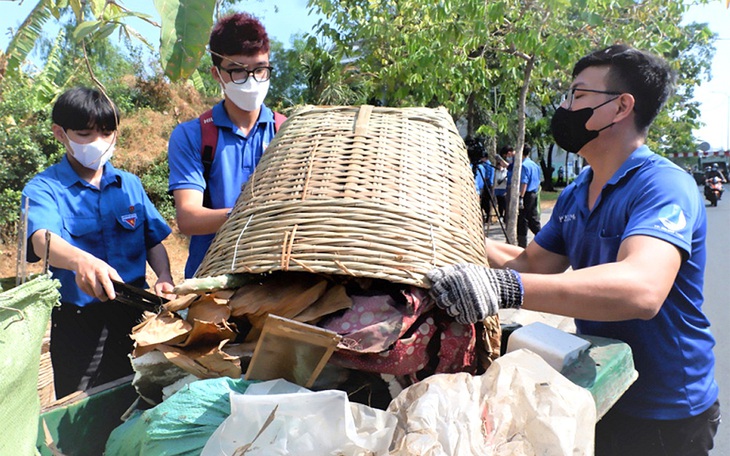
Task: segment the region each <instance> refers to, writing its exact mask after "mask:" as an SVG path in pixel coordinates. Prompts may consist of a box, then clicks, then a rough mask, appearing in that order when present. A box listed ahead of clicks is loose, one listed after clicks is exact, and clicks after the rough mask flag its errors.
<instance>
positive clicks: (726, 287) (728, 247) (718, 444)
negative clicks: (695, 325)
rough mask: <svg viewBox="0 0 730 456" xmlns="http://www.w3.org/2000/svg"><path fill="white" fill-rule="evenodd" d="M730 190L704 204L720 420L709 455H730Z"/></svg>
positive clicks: (707, 295)
mask: <svg viewBox="0 0 730 456" xmlns="http://www.w3.org/2000/svg"><path fill="white" fill-rule="evenodd" d="M729 235H730V193H726V198H724V199H723V201H720V202H719V203H718V205H717V207H707V246H708V249H707V269H706V271H705V304H704V311H705V313H706V314H707V316H708V317H709V319H710V324H711V325H712V333H713V335H714V336H715V339H716V340H717V345H716V346H715V357H716V358H717V365H716V368H715V377H716V378H717V381H718V383H719V384H720V408H721V410H722V414H723V415H724V420H723V423H722V424H721V425H720V430H719V431H718V435H717V437H716V438H715V449H714V450H712V453H711V455H712V456H730V274H728V267H727V265H728V263H729V262H730V242H729V241H728V236H729Z"/></svg>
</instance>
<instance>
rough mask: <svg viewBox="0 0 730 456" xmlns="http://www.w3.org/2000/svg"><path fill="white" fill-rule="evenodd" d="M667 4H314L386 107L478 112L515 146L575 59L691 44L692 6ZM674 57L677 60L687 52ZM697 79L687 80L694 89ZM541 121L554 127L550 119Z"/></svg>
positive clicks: (335, 0) (551, 103)
mask: <svg viewBox="0 0 730 456" xmlns="http://www.w3.org/2000/svg"><path fill="white" fill-rule="evenodd" d="M670 3H671V4H667V2H664V1H661V0H645V1H633V0H582V1H579V2H572V1H569V0H548V1H531V0H501V1H490V2H484V1H477V0H452V1H445V2H433V3H426V4H424V3H423V2H420V1H417V0H399V1H395V0H383V1H379V2H371V1H369V0H310V6H311V7H312V8H313V9H314V10H315V11H317V12H318V13H320V14H322V15H324V16H325V18H326V21H322V22H321V23H320V24H319V32H320V33H321V34H322V35H324V36H326V37H327V38H328V39H330V40H331V41H332V42H333V43H334V44H335V46H336V48H337V51H336V52H337V53H339V54H340V55H342V56H344V57H346V58H351V59H357V65H358V66H359V68H360V70H361V73H362V74H363V75H366V76H367V77H368V78H369V79H370V81H369V84H370V85H371V89H372V90H373V95H376V94H377V96H379V97H380V98H381V99H382V100H383V102H384V103H385V104H387V105H391V106H404V105H427V106H429V105H438V104H440V105H444V106H446V107H447V108H448V109H449V111H450V112H451V114H452V115H453V116H454V117H455V118H459V117H462V116H467V121H468V124H469V127H468V130H469V131H473V130H474V127H473V123H474V121H475V120H477V119H478V120H480V121H481V120H482V119H480V118H479V117H477V116H481V115H483V114H485V113H489V119H488V121H487V122H486V123H485V124H483V125H481V126H480V127H478V128H476V130H477V131H478V132H480V133H485V134H488V135H499V134H505V133H507V132H509V131H510V130H512V129H515V127H516V133H515V134H514V138H515V140H516V149H517V150H518V151H520V150H521V149H522V147H523V145H524V142H525V132H526V112H527V111H528V103H529V104H530V105H532V106H533V107H534V109H533V111H531V112H535V113H543V115H544V116H552V113H553V112H554V109H555V106H556V105H557V104H558V103H559V101H560V100H559V99H558V98H557V96H556V94H558V93H561V92H562V89H566V88H567V87H568V82H569V76H570V75H569V74H568V69H569V68H571V67H572V65H573V63H574V62H575V60H576V59H577V57H579V56H582V55H585V54H586V53H587V52H589V51H590V50H593V49H595V48H599V47H602V46H606V45H609V44H612V43H614V42H620V41H624V42H630V43H632V44H633V45H634V46H636V47H640V48H643V49H647V50H650V51H654V52H656V53H659V54H661V55H665V56H667V53H668V52H669V51H670V50H671V48H672V44H670V43H667V39H668V38H669V39H673V38H683V39H684V41H683V42H680V43H679V44H678V46H679V48H681V49H686V48H687V46H688V43H689V41H691V40H692V38H694V37H696V35H692V33H693V31H692V30H687V29H686V28H685V27H682V26H680V25H678V24H679V22H680V18H681V15H682V13H683V12H684V10H685V6H684V5H683V4H682V3H681V2H670ZM700 36H701V37H702V38H703V39H702V40H695V41H692V42H693V43H694V44H696V45H697V46H700V47H702V46H704V47H706V46H707V44H708V43H709V41H707V40H705V39H704V38H705V35H700ZM682 43H684V44H685V45H684V46H682ZM675 51H676V50H675ZM675 54H676V55H674V56H673V57H674V58H675V59H678V60H681V59H682V58H684V57H685V55H683V54H680V53H677V52H675ZM669 57H672V56H669ZM697 63H699V60H695V64H697ZM697 82H698V81H697V79H692V78H687V79H684V80H683V81H682V83H683V84H685V85H688V86H691V85H693V84H696V83H697ZM495 88H496V91H498V92H499V95H500V96H499V97H497V96H495V95H496V93H495V92H494V89H495ZM479 104H481V105H482V106H483V108H482V109H480V108H477V107H476V106H477V105H479ZM680 108H681V105H673V106H672V109H674V114H673V115H674V118H675V119H682V118H683V115H682V114H683V113H682V112H678V111H677V109H680ZM541 125H542V128H543V129H545V128H546V127H547V123H546V122H542V123H541ZM687 130H690V129H689V128H687ZM546 133H547V131H546V130H543V132H542V135H536V137H535V138H534V140H536V139H541V137H542V136H545V134H546ZM507 134H509V133H507ZM510 136H511V135H510ZM536 142H537V141H536ZM541 142H546V141H544V140H542V141H541ZM547 163H550V160H549V159H548V160H547ZM546 168H548V169H547V170H546V171H550V170H549V168H550V166H546ZM519 171H520V170H519V167H515V172H514V177H513V185H512V188H511V190H510V193H511V195H512V198H511V209H510V211H509V212H510V214H511V217H510V219H509V220H508V233H507V237H508V239H509V240H510V242H514V240H515V239H516V236H515V231H516V220H515V218H514V217H515V215H516V213H517V210H516V205H517V198H516V197H515V195H516V193H517V186H518V182H519Z"/></svg>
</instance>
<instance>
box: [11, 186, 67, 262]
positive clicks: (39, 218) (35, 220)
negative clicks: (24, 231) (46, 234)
mask: <svg viewBox="0 0 730 456" xmlns="http://www.w3.org/2000/svg"><path fill="white" fill-rule="evenodd" d="M26 201H27V202H28V212H27V216H28V238H27V241H28V247H27V251H26V255H27V261H28V262H30V263H34V262H37V261H40V257H39V256H38V255H36V254H35V251H34V250H33V244H32V243H31V242H30V238H31V237H32V236H33V233H35V232H36V231H38V230H48V231H50V232H52V233H55V234H57V235H59V236H62V230H63V220H62V219H61V214H60V211H59V210H58V203H57V202H56V198H55V196H54V193H53V189H52V188H51V186H49V185H48V184H47V183H46V182H44V181H43V180H42V179H39V178H38V177H35V178H33V179H31V181H30V182H28V184H27V185H26V186H25V188H24V189H23V198H22V200H21V204H22V210H23V211H24V216H25V203H26Z"/></svg>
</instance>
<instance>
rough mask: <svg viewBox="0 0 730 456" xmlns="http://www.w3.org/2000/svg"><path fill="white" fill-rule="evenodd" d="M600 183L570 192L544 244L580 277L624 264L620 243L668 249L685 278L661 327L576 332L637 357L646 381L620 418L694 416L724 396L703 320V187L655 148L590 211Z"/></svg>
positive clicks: (633, 391)
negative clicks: (678, 255) (644, 242)
mask: <svg viewBox="0 0 730 456" xmlns="http://www.w3.org/2000/svg"><path fill="white" fill-rule="evenodd" d="M592 178H593V171H592V170H591V169H587V170H585V171H584V172H582V173H581V174H580V175H579V176H578V178H577V179H576V180H575V182H573V183H572V184H571V185H569V186H568V187H566V188H565V190H563V192H562V193H561V195H560V197H559V198H558V201H557V203H556V205H555V207H554V208H553V213H552V216H551V217H550V221H549V222H548V223H547V224H546V225H545V226H544V227H543V229H542V230H541V231H540V232H539V233H538V234H537V235H536V236H535V242H537V243H538V245H540V246H541V247H542V248H544V249H546V250H549V251H550V252H553V253H556V254H559V255H565V256H567V257H568V258H569V259H570V265H571V267H572V268H573V269H581V268H587V267H590V266H595V265H599V264H605V263H610V262H615V261H616V258H617V254H618V250H619V246H620V245H621V242H622V241H623V240H624V239H626V238H627V237H629V236H633V235H644V236H652V237H655V238H658V239H662V240H664V241H666V242H669V243H671V244H673V245H675V246H676V247H677V248H678V249H679V250H680V251H681V252H682V264H681V266H680V269H679V273H678V274H677V278H676V279H675V281H674V284H673V285H672V289H671V291H670V292H669V296H668V297H667V299H666V301H664V304H663V305H662V307H661V310H660V311H659V313H658V314H657V315H656V316H655V317H654V318H652V319H651V320H648V321H645V320H639V319H635V320H627V321H619V322H596V321H586V320H578V319H576V326H577V329H578V332H579V333H581V334H590V335H597V336H603V337H609V338H613V339H618V340H622V341H624V342H626V343H628V344H629V346H630V347H631V350H632V352H633V357H634V364H635V366H636V370H637V371H638V372H639V378H638V380H637V381H636V382H635V383H634V384H633V385H632V386H631V387H630V388H629V390H628V391H627V392H626V394H624V395H623V397H622V398H621V399H620V400H619V401H618V403H617V404H616V405H615V407H616V408H617V409H619V410H621V411H622V412H624V413H626V414H629V415H632V416H635V417H639V418H649V419H665V420H666V419H672V420H673V419H681V418H687V417H690V416H695V415H697V414H699V413H701V412H703V411H705V410H706V409H707V408H708V407H709V406H710V405H712V403H713V402H714V401H715V400H716V399H717V395H718V386H717V383H716V382H715V375H714V369H715V357H714V355H713V353H712V348H713V347H714V345H715V339H714V338H713V336H712V334H711V333H710V322H709V321H708V319H707V317H706V316H705V315H704V313H703V312H702V303H703V300H704V298H703V294H702V286H703V283H704V269H705V258H706V248H705V235H706V229H707V221H706V215H705V207H704V202H703V200H702V196H701V195H700V193H699V192H698V190H697V184H696V183H695V182H694V180H693V179H692V177H691V176H689V175H688V174H687V173H686V172H684V171H683V170H682V169H680V168H679V167H677V166H676V165H674V164H673V163H671V162H670V161H669V160H667V159H665V158H663V157H660V156H659V155H656V154H654V153H652V152H651V151H650V150H649V148H648V147H646V146H642V147H640V148H638V149H637V150H636V151H634V152H633V153H632V154H631V156H630V157H629V158H628V159H627V160H626V161H625V162H624V163H623V165H622V166H621V168H620V169H619V170H618V171H617V172H616V173H615V174H614V175H613V177H612V178H611V179H610V180H609V182H608V183H607V184H606V185H605V187H604V188H603V190H602V191H601V194H600V196H599V198H598V199H597V201H596V203H595V205H594V208H593V210H589V209H588V205H587V201H588V187H589V185H590V182H591V179H592ZM586 305H590V303H589V302H587V303H586Z"/></svg>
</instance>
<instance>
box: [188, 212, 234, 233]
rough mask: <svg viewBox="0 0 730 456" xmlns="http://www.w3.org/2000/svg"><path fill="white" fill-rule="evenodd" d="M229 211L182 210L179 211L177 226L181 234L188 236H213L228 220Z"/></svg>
mask: <svg viewBox="0 0 730 456" xmlns="http://www.w3.org/2000/svg"><path fill="white" fill-rule="evenodd" d="M228 211H230V208H224V209H208V208H207V207H197V208H180V209H178V210H177V225H178V228H179V229H180V232H181V233H182V234H186V235H188V236H191V235H200V234H213V233H216V232H217V231H218V230H219V229H220V227H221V226H223V223H224V222H225V221H226V219H227V218H228Z"/></svg>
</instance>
